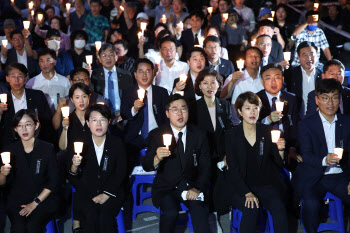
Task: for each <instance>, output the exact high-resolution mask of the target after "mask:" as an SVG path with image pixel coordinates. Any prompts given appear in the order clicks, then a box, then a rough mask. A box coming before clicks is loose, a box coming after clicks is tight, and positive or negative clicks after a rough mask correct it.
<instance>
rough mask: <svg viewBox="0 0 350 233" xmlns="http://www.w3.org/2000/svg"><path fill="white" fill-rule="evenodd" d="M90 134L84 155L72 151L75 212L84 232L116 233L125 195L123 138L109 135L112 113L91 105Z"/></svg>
mask: <svg viewBox="0 0 350 233" xmlns="http://www.w3.org/2000/svg"><path fill="white" fill-rule="evenodd" d="M85 119H86V123H87V125H88V126H89V128H90V131H91V135H89V136H86V138H85V139H84V140H83V142H84V145H83V151H82V153H81V155H82V156H78V155H75V154H74V151H73V150H71V151H69V152H68V153H69V154H70V158H71V159H70V160H69V163H68V167H69V174H68V179H69V181H70V183H71V184H72V185H73V187H74V188H75V189H76V197H77V198H76V199H75V200H76V202H77V203H76V206H75V207H76V208H78V209H77V210H76V211H78V212H79V216H80V217H81V219H80V220H81V225H82V227H83V228H84V232H87V233H99V232H116V222H115V218H116V216H117V215H118V213H119V211H120V209H121V207H122V203H123V200H124V193H125V184H126V183H125V178H126V153H125V149H124V144H123V142H122V140H121V139H120V138H117V137H114V136H112V135H110V134H109V133H107V129H108V125H109V123H110V121H111V111H110V110H109V108H108V107H107V106H106V105H102V104H95V105H92V106H89V108H88V109H87V111H86V114H85Z"/></svg>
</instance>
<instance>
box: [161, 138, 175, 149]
mask: <svg viewBox="0 0 350 233" xmlns="http://www.w3.org/2000/svg"><path fill="white" fill-rule="evenodd" d="M172 137H173V135H171V134H163V142H164V145H165V147H166V148H167V149H169V146H170V145H171V139H172Z"/></svg>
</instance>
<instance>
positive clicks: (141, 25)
mask: <svg viewBox="0 0 350 233" xmlns="http://www.w3.org/2000/svg"><path fill="white" fill-rule="evenodd" d="M140 28H141V30H142V35H143V33H144V31H145V30H146V28H147V23H145V22H141V24H140Z"/></svg>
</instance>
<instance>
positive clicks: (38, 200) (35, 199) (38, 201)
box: [34, 197, 41, 205]
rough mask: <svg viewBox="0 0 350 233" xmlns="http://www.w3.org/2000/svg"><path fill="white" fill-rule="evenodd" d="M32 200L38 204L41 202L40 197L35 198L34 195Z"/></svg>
mask: <svg viewBox="0 0 350 233" xmlns="http://www.w3.org/2000/svg"><path fill="white" fill-rule="evenodd" d="M34 201H35V202H36V204H38V205H39V204H40V203H41V201H40V199H39V198H37V197H36V198H34Z"/></svg>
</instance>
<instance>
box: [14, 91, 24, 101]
mask: <svg viewBox="0 0 350 233" xmlns="http://www.w3.org/2000/svg"><path fill="white" fill-rule="evenodd" d="M11 95H12V99H13V100H19V101H23V100H24V99H25V98H26V90H25V89H24V92H23V95H22V97H21V99H17V97H16V96H15V95H14V94H13V93H12V90H11Z"/></svg>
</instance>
